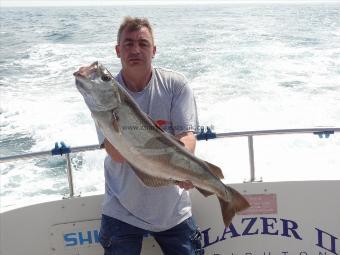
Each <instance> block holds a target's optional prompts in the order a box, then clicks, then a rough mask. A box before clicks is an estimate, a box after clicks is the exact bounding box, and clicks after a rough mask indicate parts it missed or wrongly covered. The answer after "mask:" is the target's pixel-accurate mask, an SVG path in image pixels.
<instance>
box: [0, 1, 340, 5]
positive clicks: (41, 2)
mask: <svg viewBox="0 0 340 255" xmlns="http://www.w3.org/2000/svg"><path fill="white" fill-rule="evenodd" d="M253 2H265V3H267V2H289V3H300V2H309V3H317V2H326V1H321V0H299V1H296V0H230V1H228V0H213V1H208V0H184V1H180V0H175V1H169V0H166V1H162V0H147V1H145V0H130V1H123V0H97V1H90V0H68V1H67V0H59V1H58V0H1V6H70V5H136V4H143V5H145V4H188V3H189V4H190V3H192V4H219V3H253ZM327 2H336V3H340V0H328V1H327Z"/></svg>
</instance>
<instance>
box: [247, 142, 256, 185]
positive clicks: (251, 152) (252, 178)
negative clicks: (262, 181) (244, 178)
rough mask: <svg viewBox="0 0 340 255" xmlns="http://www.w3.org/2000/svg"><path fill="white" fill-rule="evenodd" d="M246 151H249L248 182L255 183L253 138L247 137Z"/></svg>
mask: <svg viewBox="0 0 340 255" xmlns="http://www.w3.org/2000/svg"><path fill="white" fill-rule="evenodd" d="M248 150H249V166H250V182H254V181H255V162H254V161H255V160H254V144H253V136H252V135H249V136H248Z"/></svg>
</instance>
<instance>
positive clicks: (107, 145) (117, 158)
mask: <svg viewBox="0 0 340 255" xmlns="http://www.w3.org/2000/svg"><path fill="white" fill-rule="evenodd" d="M104 147H105V150H106V152H107V154H109V155H110V157H111V158H112V160H113V161H116V162H117V163H124V162H125V158H124V157H123V156H122V155H121V154H120V153H119V151H117V150H116V148H115V147H113V145H112V144H111V143H110V142H109V141H108V140H107V139H105V140H104Z"/></svg>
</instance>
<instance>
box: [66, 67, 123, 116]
mask: <svg viewBox="0 0 340 255" xmlns="http://www.w3.org/2000/svg"><path fill="white" fill-rule="evenodd" d="M73 75H74V77H75V79H76V86H77V89H78V90H79V92H80V93H81V94H82V96H83V98H84V100H85V103H86V104H87V106H88V107H89V109H90V110H91V111H96V112H99V111H108V110H112V109H114V108H117V107H118V106H119V104H120V98H119V93H118V92H119V91H118V87H117V86H118V85H117V81H116V80H115V79H114V78H113V77H112V75H111V74H110V72H109V71H108V70H107V69H106V68H105V67H104V66H103V65H101V64H100V63H98V61H96V62H94V63H92V64H91V65H90V66H85V67H81V68H80V69H79V70H78V71H77V72H75V73H73Z"/></svg>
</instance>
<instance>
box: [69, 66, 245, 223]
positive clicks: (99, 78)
mask: <svg viewBox="0 0 340 255" xmlns="http://www.w3.org/2000/svg"><path fill="white" fill-rule="evenodd" d="M74 76H75V79H76V86H77V88H78V90H79V92H80V93H81V94H82V96H83V97H84V100H85V103H86V104H87V106H88V108H89V109H90V111H91V113H92V118H93V119H94V121H95V122H96V124H97V125H98V127H100V128H101V130H102V131H103V134H104V136H105V137H106V139H107V140H108V141H109V142H110V143H111V144H113V145H114V147H115V148H116V149H117V150H118V151H119V152H120V154H121V155H122V156H123V157H124V158H125V159H126V161H127V162H128V163H129V164H130V165H131V166H132V169H133V170H134V171H135V173H136V175H137V176H138V177H139V178H140V179H141V181H142V182H143V183H144V184H145V185H147V186H151V187H159V186H165V185H175V184H177V183H178V182H181V181H190V182H191V183H192V184H193V185H194V186H195V187H196V188H197V189H198V190H199V191H200V192H201V193H202V194H203V195H205V196H209V195H212V194H216V195H217V197H218V200H219V202H220V205H221V210H222V217H223V221H224V224H225V226H226V227H227V226H229V224H230V222H231V220H232V218H233V217H234V215H235V213H236V212H239V211H241V210H244V209H246V208H248V207H249V203H248V202H247V200H246V199H245V198H244V197H243V196H242V195H241V194H240V193H239V192H237V191H236V190H235V189H233V188H231V187H229V186H227V185H225V184H224V183H223V182H222V181H221V180H220V179H221V178H223V174H222V171H221V169H219V168H218V167H217V166H214V165H213V164H210V163H208V162H205V161H203V160H201V159H199V158H197V157H195V156H194V155H193V154H192V153H191V152H189V151H188V150H187V149H186V148H185V147H184V146H183V144H181V142H180V141H179V140H178V139H177V138H176V137H174V136H172V135H171V134H169V133H167V132H165V131H163V130H162V129H161V128H159V127H158V125H156V124H155V123H154V122H153V121H152V120H151V118H150V117H149V116H148V115H146V114H145V113H144V112H143V111H142V110H141V109H140V108H139V106H138V105H137V104H136V103H135V101H134V100H133V99H132V98H131V96H130V95H129V94H128V93H127V92H126V90H125V89H124V88H122V86H121V85H120V84H118V82H117V81H116V80H115V79H114V78H113V77H112V75H111V74H110V73H109V71H108V70H107V69H106V68H105V67H104V66H103V65H101V64H99V63H98V62H94V63H93V64H92V65H90V66H89V67H87V68H84V67H83V68H81V69H80V70H79V71H77V72H75V73H74Z"/></svg>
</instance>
